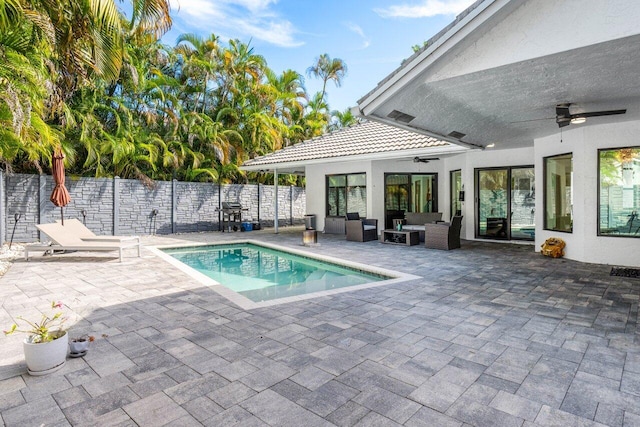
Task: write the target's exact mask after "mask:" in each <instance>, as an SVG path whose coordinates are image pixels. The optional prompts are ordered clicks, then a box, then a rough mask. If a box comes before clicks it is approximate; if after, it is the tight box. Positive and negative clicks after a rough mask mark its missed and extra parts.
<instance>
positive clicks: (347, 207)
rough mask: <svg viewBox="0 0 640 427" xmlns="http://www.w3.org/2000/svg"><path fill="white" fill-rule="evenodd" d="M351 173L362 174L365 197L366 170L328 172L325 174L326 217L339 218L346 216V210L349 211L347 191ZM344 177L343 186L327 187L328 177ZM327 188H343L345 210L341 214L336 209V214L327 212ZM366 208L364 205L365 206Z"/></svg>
mask: <svg viewBox="0 0 640 427" xmlns="http://www.w3.org/2000/svg"><path fill="white" fill-rule="evenodd" d="M353 175H364V188H365V197H366V191H367V190H366V188H367V173H366V172H349V173H334V174H329V175H325V180H324V182H325V215H326V216H327V217H332V218H340V217H346V215H347V212H350V211H349V203H348V202H349V197H348V193H349V188H350V187H351V186H349V176H353ZM340 176H342V177H344V187H329V179H330V178H334V177H340ZM329 188H344V194H345V198H344V203H345V212H344V214H343V215H340V212H339V210H338V215H331V214H330V213H329V206H330V205H329ZM365 208H366V207H365ZM364 217H366V215H364Z"/></svg>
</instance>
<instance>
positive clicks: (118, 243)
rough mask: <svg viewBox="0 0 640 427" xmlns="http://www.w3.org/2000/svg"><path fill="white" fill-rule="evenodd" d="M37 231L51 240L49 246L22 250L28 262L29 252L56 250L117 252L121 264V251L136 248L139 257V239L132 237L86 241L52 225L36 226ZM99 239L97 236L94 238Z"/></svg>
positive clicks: (61, 227) (64, 227) (71, 228)
mask: <svg viewBox="0 0 640 427" xmlns="http://www.w3.org/2000/svg"><path fill="white" fill-rule="evenodd" d="M36 227H37V228H38V230H40V231H42V232H43V233H44V234H46V235H47V236H49V238H50V239H51V242H52V243H51V244H50V245H43V244H38V245H27V246H25V248H24V257H25V259H26V260H27V261H28V260H29V253H31V252H45V253H47V252H49V253H53V251H56V250H67V251H88V252H114V251H118V253H119V258H120V262H122V251H123V250H124V249H127V248H135V247H137V248H138V256H140V247H141V243H140V239H139V238H135V237H132V238H130V239H128V238H124V237H118V236H105V237H116V238H119V239H120V240H102V241H95V240H94V241H88V240H83V239H81V238H80V237H78V235H77V234H76V233H74V232H73V227H69V228H67V227H66V225H64V226H63V225H62V224H58V223H54V224H37V225H36ZM96 237H99V236H96Z"/></svg>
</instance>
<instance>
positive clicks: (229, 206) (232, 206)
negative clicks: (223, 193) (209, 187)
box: [222, 202, 242, 209]
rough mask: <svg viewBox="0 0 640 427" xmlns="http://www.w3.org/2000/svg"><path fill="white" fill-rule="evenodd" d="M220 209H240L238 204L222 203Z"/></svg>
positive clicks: (240, 206)
mask: <svg viewBox="0 0 640 427" xmlns="http://www.w3.org/2000/svg"><path fill="white" fill-rule="evenodd" d="M222 209H242V205H241V204H240V203H239V202H222Z"/></svg>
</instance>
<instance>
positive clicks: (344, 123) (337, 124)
mask: <svg viewBox="0 0 640 427" xmlns="http://www.w3.org/2000/svg"><path fill="white" fill-rule="evenodd" d="M360 121H361V120H360V118H359V117H356V116H354V115H353V113H352V112H351V109H350V108H347V109H345V110H344V111H338V110H333V111H332V112H331V120H330V122H329V127H328V129H329V131H330V132H333V131H335V130H338V129H342V128H345V127H349V126H353V125H355V124H357V123H360Z"/></svg>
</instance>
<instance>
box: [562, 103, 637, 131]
mask: <svg viewBox="0 0 640 427" xmlns="http://www.w3.org/2000/svg"><path fill="white" fill-rule="evenodd" d="M570 105H571V103H569V102H564V103H562V104H558V105H556V123H557V124H558V127H561V128H563V127H565V126H569V125H570V124H572V123H574V124H576V123H584V122H585V119H586V118H587V117H599V116H613V115H616V114H625V113H626V112H627V110H626V109H624V110H608V111H590V112H584V113H577V114H571V113H570V112H569V106H570Z"/></svg>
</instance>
